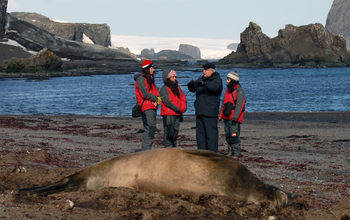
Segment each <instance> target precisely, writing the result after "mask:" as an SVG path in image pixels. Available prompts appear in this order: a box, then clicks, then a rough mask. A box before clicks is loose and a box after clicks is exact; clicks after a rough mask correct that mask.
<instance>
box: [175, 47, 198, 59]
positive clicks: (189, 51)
mask: <svg viewBox="0 0 350 220" xmlns="http://www.w3.org/2000/svg"><path fill="white" fill-rule="evenodd" d="M179 52H180V53H184V54H186V55H188V56H191V57H192V58H193V59H197V60H198V59H201V50H200V49H199V48H198V47H195V46H192V45H189V44H180V46H179Z"/></svg>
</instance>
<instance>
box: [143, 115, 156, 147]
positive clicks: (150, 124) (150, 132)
mask: <svg viewBox="0 0 350 220" xmlns="http://www.w3.org/2000/svg"><path fill="white" fill-rule="evenodd" d="M156 116H157V110H155V109H150V110H146V111H144V112H142V122H143V129H144V132H143V138H142V150H150V149H152V144H153V138H154V135H155V134H156V124H157V122H156Z"/></svg>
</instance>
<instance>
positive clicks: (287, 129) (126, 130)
mask: <svg viewBox="0 0 350 220" xmlns="http://www.w3.org/2000/svg"><path fill="white" fill-rule="evenodd" d="M219 133H220V139H219V150H220V153H225V151H226V142H225V135H224V125H223V122H219ZM349 134H350V112H320V113H295V112H285V113H246V117H245V119H244V122H243V124H242V131H241V136H242V155H243V157H242V158H240V159H239V160H240V162H241V163H243V164H244V165H245V166H247V167H248V168H249V169H250V170H251V171H252V172H253V173H254V174H255V175H257V176H258V177H259V178H260V179H262V180H264V181H265V182H267V183H269V184H273V185H276V186H278V187H280V188H283V189H284V190H288V191H290V192H292V193H294V195H295V202H294V205H292V206H289V207H286V208H283V209H278V210H277V209H275V208H273V207H271V206H270V205H269V204H262V205H255V204H242V203H239V202H236V201H234V200H231V199H229V198H225V197H220V196H205V195H198V196H189V195H174V196H162V195H160V194H158V193H147V192H140V191H136V190H133V189H127V188H106V189H103V190H97V191H86V190H78V191H71V192H70V191H64V192H60V193H54V194H40V195H38V194H29V193H19V192H18V189H19V188H24V187H31V186H38V185H43V184H48V183H52V182H54V181H57V180H59V179H61V178H63V177H65V176H67V175H70V174H73V173H74V172H76V171H78V170H80V169H82V168H84V167H86V166H88V165H90V164H93V163H96V162H99V161H101V160H104V159H107V158H111V157H115V156H119V155H125V154H131V153H133V152H134V151H135V150H138V149H141V139H142V123H141V119H140V118H137V119H134V118H128V117H98V116H13V115H1V116H0V170H1V172H0V218H4V219H25V218H32V219H171V218H172V219H268V218H269V217H270V219H273V217H274V219H343V220H344V219H350V176H349V174H350V138H349V137H350V136H349ZM162 136H163V128H162V120H161V118H159V120H158V123H157V134H156V137H155V140H154V144H153V148H155V149H156V148H162V147H163V141H162ZM195 140H196V139H195V120H194V118H193V117H190V116H187V117H185V120H184V122H182V123H181V128H180V134H179V139H178V144H179V147H182V148H188V149H196V141H195ZM67 200H70V201H72V202H73V203H74V207H73V208H72V209H70V208H69V206H68V202H67Z"/></svg>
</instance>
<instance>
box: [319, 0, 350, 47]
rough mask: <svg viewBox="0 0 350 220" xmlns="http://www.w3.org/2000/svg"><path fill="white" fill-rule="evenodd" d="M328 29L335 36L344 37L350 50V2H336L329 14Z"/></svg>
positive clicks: (335, 0) (341, 0) (339, 0)
mask: <svg viewBox="0 0 350 220" xmlns="http://www.w3.org/2000/svg"><path fill="white" fill-rule="evenodd" d="M325 27H326V29H327V30H328V31H329V32H331V33H332V34H334V35H342V36H343V37H344V38H345V39H346V42H347V43H346V46H347V49H348V50H350V1H343V0H334V1H333V4H332V7H331V9H330V11H329V13H328V16H327V21H326V26H325Z"/></svg>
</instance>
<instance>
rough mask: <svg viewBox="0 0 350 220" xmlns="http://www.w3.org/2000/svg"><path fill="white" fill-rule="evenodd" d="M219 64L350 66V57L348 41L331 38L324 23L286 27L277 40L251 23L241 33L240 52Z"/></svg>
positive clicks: (281, 30) (225, 58)
mask: <svg viewBox="0 0 350 220" xmlns="http://www.w3.org/2000/svg"><path fill="white" fill-rule="evenodd" d="M219 63H221V64H254V65H258V66H266V67H268V66H278V65H280V64H291V65H299V66H305V65H308V64H312V65H327V66H332V65H334V66H342V65H348V64H349V63H350V54H349V52H348V51H347V50H346V41H345V39H344V38H343V37H341V36H334V35H332V34H331V33H330V32H329V31H327V30H326V29H325V28H324V27H323V25H322V24H318V23H317V24H310V25H306V26H300V27H295V26H293V25H286V26H285V28H284V29H280V30H279V32H278V36H277V37H275V38H272V39H271V38H269V37H268V36H266V35H265V34H264V33H263V32H262V30H261V28H260V26H259V25H257V24H255V23H254V22H250V24H249V26H248V27H247V28H246V29H245V31H244V32H242V33H241V42H240V44H239V45H238V48H237V51H236V52H233V53H231V54H229V55H228V56H226V57H224V58H223V59H221V60H219Z"/></svg>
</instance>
